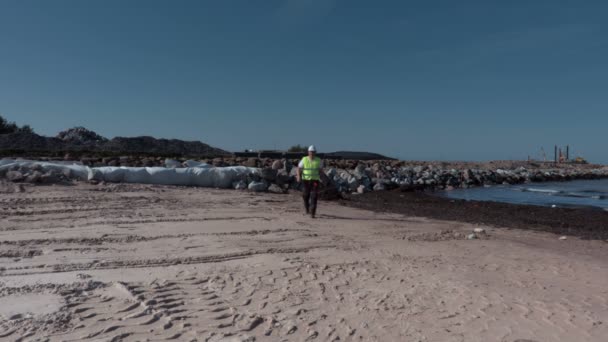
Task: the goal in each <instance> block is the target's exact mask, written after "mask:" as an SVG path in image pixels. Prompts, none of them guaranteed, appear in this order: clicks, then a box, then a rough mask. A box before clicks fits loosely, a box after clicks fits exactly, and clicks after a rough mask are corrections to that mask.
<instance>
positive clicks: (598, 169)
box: [255, 160, 608, 196]
mask: <svg viewBox="0 0 608 342" xmlns="http://www.w3.org/2000/svg"><path fill="white" fill-rule="evenodd" d="M288 163H290V162H288ZM327 164H328V165H329V167H327V168H326V169H325V172H326V175H327V177H326V179H323V183H324V185H325V186H324V191H325V193H330V194H332V195H331V196H335V195H336V194H344V193H349V194H350V193H365V192H369V191H382V190H391V189H396V188H399V189H401V190H403V191H414V190H451V189H456V188H469V187H476V186H488V185H498V184H522V183H533V182H549V181H568V180H575V179H599V178H608V167H604V166H595V167H590V166H582V165H581V166H578V165H560V166H555V167H551V168H547V167H538V166H536V165H530V167H529V168H526V167H524V166H518V167H517V168H514V169H503V168H495V169H492V168H467V167H464V168H458V169H457V168H441V167H438V166H437V165H434V164H432V163H429V164H424V165H416V166H413V165H408V164H409V163H408V162H398V161H387V162H371V163H365V162H358V161H344V160H340V161H329V162H328V163H327ZM448 166H450V165H448ZM459 166H462V165H459ZM295 175H296V169H295V168H291V169H290V168H289V167H285V165H284V164H283V162H281V161H275V163H273V165H272V166H271V167H264V168H262V172H261V176H260V178H261V182H263V183H264V184H266V185H267V186H266V187H263V186H259V187H258V186H255V189H258V190H261V191H263V190H265V189H267V188H270V186H271V185H272V184H276V185H278V186H279V187H280V188H281V189H284V190H285V191H286V190H287V189H290V188H292V189H296V188H298V184H297V183H296V180H295Z"/></svg>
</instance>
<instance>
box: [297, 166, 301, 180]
mask: <svg viewBox="0 0 608 342" xmlns="http://www.w3.org/2000/svg"><path fill="white" fill-rule="evenodd" d="M301 180H302V168H301V167H300V165H298V171H297V172H296V181H298V183H300V181H301Z"/></svg>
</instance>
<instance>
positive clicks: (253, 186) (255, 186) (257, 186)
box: [248, 181, 268, 192]
mask: <svg viewBox="0 0 608 342" xmlns="http://www.w3.org/2000/svg"><path fill="white" fill-rule="evenodd" d="M248 189H249V190H250V191H255V192H261V191H266V190H268V186H267V185H266V183H264V182H255V181H253V182H251V183H249V186H248Z"/></svg>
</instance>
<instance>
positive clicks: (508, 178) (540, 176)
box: [0, 156, 608, 198]
mask: <svg viewBox="0 0 608 342" xmlns="http://www.w3.org/2000/svg"><path fill="white" fill-rule="evenodd" d="M66 157H67V158H68V159H69V156H66ZM47 160H49V159H47ZM80 161H81V163H82V164H83V165H86V166H91V167H100V166H128V167H144V166H145V167H154V166H155V167H170V168H175V167H193V166H197V167H212V166H216V167H225V166H248V167H254V168H257V169H258V170H259V172H256V173H251V174H250V175H248V176H247V177H245V178H243V179H240V180H238V181H236V182H234V183H233V184H232V187H233V188H234V189H240V190H245V189H247V190H250V191H256V192H260V191H269V192H273V193H285V192H287V191H288V190H289V189H297V188H298V187H299V184H298V183H297V182H296V170H297V169H296V168H295V167H294V166H295V165H296V164H297V162H298V161H297V160H289V159H282V160H277V159H268V158H235V157H231V158H215V159H206V160H202V161H200V162H195V161H191V160H185V159H175V160H174V159H165V158H161V157H137V156H123V157H104V158H88V157H84V158H81V160H80ZM325 163H326V165H327V166H326V168H325V172H326V175H327V177H326V178H325V179H323V183H324V184H325V186H324V187H323V194H324V196H327V197H334V198H335V197H338V196H339V194H343V193H356V194H361V193H365V192H369V191H382V190H390V189H395V188H400V189H402V190H417V189H433V190H451V189H455V188H468V187H475V186H485V185H496V184H520V183H531V182H545V181H566V180H573V179H595V178H606V177H608V167H601V166H597V167H587V166H577V165H563V166H559V165H555V166H554V167H550V168H542V167H537V166H533V165H530V167H529V168H526V167H523V166H518V167H516V168H513V169H506V168H470V167H466V166H467V165H466V164H457V163H453V164H450V163H422V164H419V165H415V164H412V162H404V161H393V160H388V161H386V160H384V161H371V162H370V161H357V160H326V161H325ZM442 164H443V166H446V167H442ZM463 166H464V167H463ZM0 176H4V177H5V178H7V179H8V180H10V181H13V182H31V183H57V182H62V181H66V180H68V179H70V175H66V174H62V173H61V172H57V171H47V172H43V170H42V169H41V168H40V167H38V168H36V167H35V165H34V166H33V167H30V168H28V169H19V168H17V169H11V170H8V172H7V171H6V170H5V171H4V174H0ZM72 178H74V177H72Z"/></svg>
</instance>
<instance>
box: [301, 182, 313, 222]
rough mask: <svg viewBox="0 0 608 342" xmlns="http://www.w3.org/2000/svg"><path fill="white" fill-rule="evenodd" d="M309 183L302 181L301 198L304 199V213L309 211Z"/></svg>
mask: <svg viewBox="0 0 608 342" xmlns="http://www.w3.org/2000/svg"><path fill="white" fill-rule="evenodd" d="M310 183H311V182H309V181H302V186H303V187H304V188H303V189H302V198H303V199H304V209H306V213H307V214H308V213H310V190H311V189H310V188H311V186H310Z"/></svg>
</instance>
